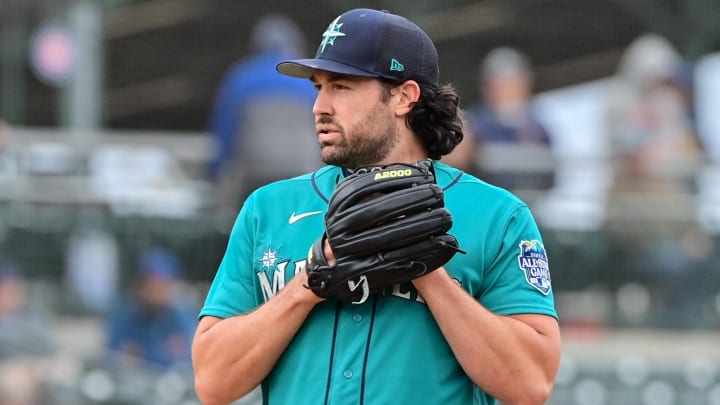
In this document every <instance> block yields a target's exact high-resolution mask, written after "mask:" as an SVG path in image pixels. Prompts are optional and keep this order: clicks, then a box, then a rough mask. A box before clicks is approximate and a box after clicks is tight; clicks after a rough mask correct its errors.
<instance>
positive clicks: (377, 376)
mask: <svg viewBox="0 0 720 405" xmlns="http://www.w3.org/2000/svg"><path fill="white" fill-rule="evenodd" d="M435 169H436V174H437V179H438V184H439V185H440V186H441V187H442V188H443V189H444V190H445V204H446V207H447V208H448V209H449V210H450V212H451V213H452V216H453V226H452V228H451V229H450V231H449V233H450V234H452V235H454V236H455V237H456V238H457V239H458V241H459V243H460V247H461V248H462V249H463V250H465V251H466V252H467V254H457V255H455V256H454V257H453V259H452V260H450V262H448V263H447V264H446V265H445V268H446V269H447V271H448V272H449V274H450V275H451V276H452V277H453V278H454V279H455V281H456V282H457V283H458V284H459V285H460V286H462V288H464V289H465V290H466V291H467V292H468V293H469V294H471V295H472V296H473V297H475V299H477V301H478V302H480V303H481V304H482V305H483V306H485V307H486V308H487V309H489V310H490V311H493V312H494V313H497V314H500V315H511V314H525V313H533V314H544V315H549V316H553V317H557V314H556V311H555V308H554V303H553V293H552V288H551V285H550V273H549V268H548V260H547V255H546V253H545V248H544V247H543V242H542V238H541V236H540V232H539V230H538V228H537V226H536V223H535V220H534V219H533V217H532V214H531V212H530V210H529V209H528V207H527V205H526V204H525V203H523V202H522V201H520V200H519V199H517V198H516V197H515V196H513V195H512V194H511V193H509V192H508V191H505V190H503V189H500V188H497V187H494V186H491V185H489V184H487V183H484V182H482V181H480V180H478V179H477V178H475V177H473V176H471V175H468V174H465V173H462V172H461V171H459V170H457V169H454V168H452V167H450V166H447V165H444V164H442V163H436V166H435ZM342 179H343V171H342V169H340V168H338V167H333V166H328V167H324V168H322V169H320V170H318V171H317V172H314V173H311V174H307V175H304V176H300V177H296V178H293V179H288V180H283V181H280V182H276V183H272V184H269V185H267V186H265V187H261V188H260V189H258V190H256V191H255V192H254V193H253V194H251V195H250V197H248V199H247V200H246V202H245V204H244V206H243V208H242V210H241V212H240V214H239V215H238V218H237V221H236V222H235V224H234V226H233V229H232V232H231V234H230V238H229V242H228V247H227V251H226V253H225V256H224V258H223V260H222V262H221V264H220V266H219V269H218V272H217V274H216V276H215V280H214V281H213V284H212V286H211V288H210V291H209V292H208V296H207V299H206V302H205V306H204V307H203V309H202V311H201V313H200V316H201V317H202V316H205V315H211V316H216V317H219V318H227V317H231V316H235V315H239V314H244V313H247V312H250V311H252V310H253V309H255V308H256V307H258V306H260V305H262V304H263V303H264V302H266V301H267V300H269V299H271V298H272V297H273V296H275V295H276V294H277V293H278V291H279V290H280V289H282V288H283V287H284V286H285V283H287V282H288V281H289V280H290V279H291V278H292V277H293V276H294V275H295V274H296V273H297V272H300V271H304V268H305V263H306V260H307V253H308V249H309V247H310V246H311V244H312V243H313V242H314V241H315V240H316V239H317V238H318V237H320V235H321V234H322V232H323V230H324V227H323V217H324V213H325V211H326V209H327V204H328V201H329V198H330V196H331V195H332V192H333V190H334V189H335V186H336V185H337V183H338V182H339V181H341V180H342ZM262 390H263V399H264V403H265V404H301V405H302V404H333V405H340V404H343V405H344V404H347V405H350V404H352V405H357V404H373V405H376V404H377V405H382V404H387V405H398V404H443V405H454V404H458V405H459V404H463V405H467V404H494V403H495V400H494V399H493V398H492V397H490V396H489V395H488V394H486V393H485V392H483V391H482V390H481V389H480V388H479V387H477V386H475V385H474V384H473V382H472V381H471V380H470V379H469V378H468V377H467V375H465V373H464V372H463V370H462V368H461V367H460V364H459V363H458V361H457V359H456V358H455V357H454V355H453V353H452V351H451V349H450V346H449V345H448V343H447V341H446V340H445V338H444V337H443V335H442V333H441V332H440V329H439V328H438V326H437V323H436V322H435V320H434V318H433V316H432V314H431V313H430V311H429V309H428V307H427V305H426V304H425V302H424V301H423V298H422V296H420V295H419V294H418V293H417V291H416V290H415V289H414V288H413V286H412V283H405V284H398V285H395V286H392V287H389V288H387V290H386V291H385V292H384V293H383V294H379V295H377V296H374V297H372V298H371V299H369V300H368V301H366V302H365V303H363V304H359V305H356V304H350V303H343V302H339V301H336V300H327V301H324V302H321V303H320V304H318V305H317V306H316V307H315V308H314V309H313V310H312V312H311V313H310V315H309V316H308V318H307V320H306V322H305V323H304V325H303V326H302V327H301V328H300V330H299V331H298V333H297V334H296V336H295V337H294V339H293V340H292V342H291V343H290V345H289V346H288V347H287V349H286V350H285V351H284V353H283V355H282V356H281V358H280V359H279V361H278V362H277V364H276V365H275V367H274V369H273V371H272V372H271V373H270V374H269V375H268V376H267V378H265V380H264V381H263V383H262Z"/></svg>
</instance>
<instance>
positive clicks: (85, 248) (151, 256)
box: [0, 0, 720, 405]
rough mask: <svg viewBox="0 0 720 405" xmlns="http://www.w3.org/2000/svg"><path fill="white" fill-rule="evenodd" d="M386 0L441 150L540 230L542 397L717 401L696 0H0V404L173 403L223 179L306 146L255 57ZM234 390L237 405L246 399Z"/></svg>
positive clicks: (307, 161)
mask: <svg viewBox="0 0 720 405" xmlns="http://www.w3.org/2000/svg"><path fill="white" fill-rule="evenodd" d="M355 7H372V8H378V9H389V10H391V11H393V12H395V13H398V14H402V15H405V16H407V17H409V18H411V19H413V20H414V21H416V22H417V23H418V25H420V26H421V27H422V28H424V29H425V30H426V31H427V32H428V33H429V35H430V36H431V37H432V38H433V39H434V41H435V43H436V45H437V48H438V52H439V55H440V73H441V80H442V81H443V82H448V83H451V84H453V85H454V86H455V88H456V89H457V91H458V92H459V93H460V95H461V97H462V107H463V109H464V110H465V118H466V121H467V132H466V139H465V140H464V141H463V143H462V144H461V145H460V147H458V149H457V150H456V151H455V152H454V153H453V154H452V155H451V156H448V157H447V161H448V162H449V163H452V164H455V165H457V166H459V167H461V168H463V169H464V170H466V171H468V172H471V173H474V174H476V175H478V176H479V177H481V178H483V179H486V180H488V181H490V182H493V183H495V184H498V185H501V186H503V187H507V188H508V189H510V190H512V191H513V192H515V193H516V194H517V195H518V196H520V197H521V198H523V199H524V200H525V201H527V202H528V203H529V205H530V206H531V208H532V210H533V212H534V214H535V216H536V218H537V220H538V223H539V225H540V227H541V230H542V232H543V237H544V241H545V245H546V248H547V250H548V257H549V261H550V263H551V270H552V276H553V286H554V291H555V296H556V302H557V307H558V311H559V313H560V318H561V326H562V331H563V336H564V343H563V347H564V348H563V350H564V354H563V360H562V365H561V369H560V373H559V375H558V378H557V383H556V388H555V392H554V395H553V397H552V399H551V402H550V404H552V405H566V404H567V405H569V404H577V405H601V404H614V405H619V404H627V405H631V404H632V405H638V404H643V405H644V404H655V405H658V404H659V405H671V404H685V405H704V404H707V405H720V369H719V367H720V348H719V347H720V345H718V342H720V333H718V327H719V326H720V114H718V107H717V106H718V105H720V24H717V21H716V20H717V16H718V15H720V2H717V1H710V2H709V1H701V0H683V1H680V0H633V1H624V0H594V1H590V0H552V1H550V0H446V1H444V2H435V1H431V0H413V1H409V0H396V1H389V0H386V1H381V0H375V1H373V0H368V1H364V2H360V1H353V0H337V1H329V0H324V1H323V0H317V1H307V2H296V1H280V0H266V1H263V2H241V1H223V0H0V404H3V405H28V404H33V405H35V404H41V405H45V404H54V405H62V404H73V405H83V404H88V405H90V404H118V405H119V404H127V405H130V404H137V405H145V404H153V405H157V404H181V405H191V404H198V401H197V399H196V398H195V396H194V393H193V386H192V375H191V369H190V364H189V344H190V341H191V337H192V331H193V329H194V326H195V322H196V320H195V315H196V314H197V310H198V308H199V307H200V306H201V305H202V300H203V298H204V295H205V293H206V291H207V288H208V286H209V283H210V281H211V280H212V278H213V276H214V273H215V270H216V268H217V265H218V264H219V262H220V259H221V257H222V254H223V252H224V249H225V243H226V241H227V237H228V232H229V229H230V227H231V226H232V222H233V219H234V216H235V214H236V213H237V209H238V208H239V205H240V204H241V201H242V199H243V198H244V196H245V195H247V193H248V192H249V191H251V190H252V189H253V188H255V187H256V186H257V185H259V184H263V183H265V182H267V181H271V180H273V179H276V178H279V177H287V176H292V175H296V174H299V173H302V172H306V171H310V170H312V169H313V168H315V167H318V166H319V164H320V163H319V159H318V158H317V148H316V146H315V141H314V132H313V128H312V122H313V121H312V116H311V114H310V105H311V103H312V96H313V92H312V86H310V85H309V83H302V81H298V80H293V81H291V82H285V81H283V80H284V79H283V77H281V76H280V75H278V74H276V73H275V72H274V68H273V67H274V64H275V63H276V61H277V60H279V59H282V58H284V57H287V56H293V55H300V56H309V55H312V54H314V51H315V48H316V46H317V44H318V43H319V40H320V35H321V33H322V31H323V30H324V28H325V27H326V25H327V24H328V22H329V21H331V20H332V19H333V18H334V17H335V16H337V15H338V14H340V13H341V12H343V11H345V10H347V9H350V8H355ZM256 401H257V396H256V393H255V394H253V395H251V396H249V397H247V398H245V399H243V400H241V401H239V403H256Z"/></svg>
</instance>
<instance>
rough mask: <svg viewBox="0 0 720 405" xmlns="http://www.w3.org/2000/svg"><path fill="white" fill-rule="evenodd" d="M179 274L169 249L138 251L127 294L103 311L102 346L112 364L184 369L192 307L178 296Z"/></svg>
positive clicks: (192, 327) (194, 312) (192, 325)
mask: <svg viewBox="0 0 720 405" xmlns="http://www.w3.org/2000/svg"><path fill="white" fill-rule="evenodd" d="M180 275H181V274H180V263H179V260H178V258H177V257H176V256H175V255H174V254H172V253H170V252H168V251H166V250H161V249H154V250H149V251H147V252H145V253H144V254H143V255H142V257H141V260H140V265H139V274H138V277H137V280H136V281H137V284H136V285H134V287H135V288H134V291H133V293H132V294H130V295H129V296H128V297H127V299H126V300H123V301H122V302H120V303H119V305H118V306H117V307H116V308H115V309H114V310H113V311H111V312H110V314H109V318H108V320H109V325H108V341H107V349H108V356H109V359H110V361H111V362H112V363H113V364H114V365H117V366H122V367H137V368H143V369H146V370H149V371H161V370H164V369H167V368H170V367H172V368H178V369H184V368H188V369H189V367H190V345H191V343H192V337H193V333H194V330H195V326H196V315H197V309H196V308H195V307H194V305H192V304H191V303H189V302H185V301H182V300H181V299H180V297H179V296H178V293H179V292H180V291H179V287H180V282H181V280H180Z"/></svg>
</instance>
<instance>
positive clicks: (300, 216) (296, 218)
mask: <svg viewBox="0 0 720 405" xmlns="http://www.w3.org/2000/svg"><path fill="white" fill-rule="evenodd" d="M317 214H322V211H310V212H303V213H302V214H298V215H295V213H294V212H293V213H292V214H291V215H290V219H288V224H290V225H292V224H294V223H295V222H297V221H299V220H301V219H303V218H305V217H309V216H311V215H317Z"/></svg>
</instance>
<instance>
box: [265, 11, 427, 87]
mask: <svg viewBox="0 0 720 405" xmlns="http://www.w3.org/2000/svg"><path fill="white" fill-rule="evenodd" d="M277 70H278V72H280V73H282V74H285V75H288V76H293V77H300V78H304V79H309V78H311V77H312V76H313V74H314V73H315V71H316V70H324V71H327V72H333V73H337V74H343V75H349V76H360V77H377V78H383V79H387V80H390V81H393V82H396V83H402V82H404V81H406V80H414V81H416V82H418V83H420V84H421V85H425V86H428V87H431V88H437V87H438V84H439V83H438V78H439V75H440V72H439V69H438V56H437V50H436V49H435V45H434V44H433V43H432V40H431V39H430V37H429V36H428V35H427V34H426V33H425V32H424V31H423V30H422V29H420V27H418V26H417V25H416V24H415V23H413V22H412V21H410V20H408V19H407V18H405V17H402V16H399V15H396V14H392V13H390V12H388V11H384V10H372V9H367V8H358V9H354V10H350V11H347V12H345V13H343V14H341V15H340V16H338V17H336V18H335V19H334V20H333V21H332V22H331V23H330V25H328V27H327V28H326V29H325V31H324V32H323V33H322V41H321V42H320V46H319V47H318V49H317V52H316V53H315V57H314V58H311V59H295V60H287V61H283V62H280V63H279V64H278V65H277Z"/></svg>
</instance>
